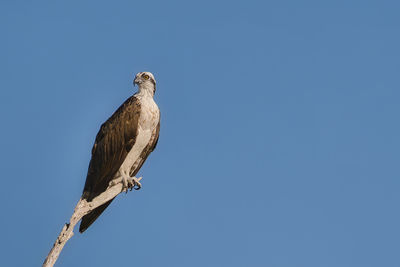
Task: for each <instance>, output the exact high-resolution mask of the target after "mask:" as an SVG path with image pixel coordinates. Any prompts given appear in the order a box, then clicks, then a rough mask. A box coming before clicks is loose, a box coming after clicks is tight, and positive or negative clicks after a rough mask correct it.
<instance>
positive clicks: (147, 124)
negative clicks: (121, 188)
mask: <svg viewBox="0 0 400 267" xmlns="http://www.w3.org/2000/svg"><path fill="white" fill-rule="evenodd" d="M138 98H139V100H140V104H141V105H140V106H141V112H140V117H139V127H138V132H137V136H136V141H135V144H134V145H133V147H132V149H131V150H130V151H129V153H128V155H127V157H126V158H125V160H124V162H123V163H122V165H121V167H120V169H119V173H121V172H122V173H124V174H129V171H130V169H131V167H132V166H133V165H134V164H135V163H136V162H138V160H140V155H141V153H142V151H143V149H144V148H145V147H146V146H147V145H148V144H149V142H150V140H151V137H152V136H153V134H154V133H155V131H156V127H157V124H158V122H159V120H160V111H159V109H158V106H157V104H156V103H155V102H154V100H153V98H152V97H146V96H143V97H140V96H138ZM117 175H118V173H117Z"/></svg>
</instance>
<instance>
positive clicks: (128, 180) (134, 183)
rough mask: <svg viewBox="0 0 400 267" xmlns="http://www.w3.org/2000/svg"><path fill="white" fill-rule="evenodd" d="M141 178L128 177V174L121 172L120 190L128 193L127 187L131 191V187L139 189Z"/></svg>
mask: <svg viewBox="0 0 400 267" xmlns="http://www.w3.org/2000/svg"><path fill="white" fill-rule="evenodd" d="M141 179H142V177H140V178H136V177H130V176H129V175H128V174H126V173H123V174H122V185H123V186H122V191H125V192H126V193H128V189H130V190H131V191H132V189H135V190H139V189H140V188H141V187H142V184H141V183H140V182H139V181H140V180H141Z"/></svg>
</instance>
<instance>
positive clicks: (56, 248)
mask: <svg viewBox="0 0 400 267" xmlns="http://www.w3.org/2000/svg"><path fill="white" fill-rule="evenodd" d="M141 179H142V178H138V181H140V180H141ZM122 192H124V191H123V184H122V182H120V183H116V184H112V185H110V186H109V187H108V188H107V190H106V191H104V192H103V193H101V194H100V195H99V196H97V197H96V198H94V199H93V200H92V201H90V202H87V201H86V200H85V199H82V198H81V199H80V200H79V201H78V204H76V206H75V209H74V213H73V214H72V216H71V219H70V220H69V223H66V224H65V225H64V227H63V228H62V230H61V233H60V234H59V235H58V237H57V239H56V242H54V245H53V248H52V249H51V250H50V252H49V254H48V255H47V257H46V260H45V261H44V263H43V266H42V267H52V266H53V265H54V264H55V262H56V261H57V259H58V256H59V255H60V253H61V250H62V249H63V248H64V245H65V244H66V243H67V241H68V240H69V239H70V238H71V237H72V236H73V235H74V232H73V230H74V227H75V225H76V224H77V223H78V222H79V221H80V220H81V219H82V217H83V216H85V215H86V214H88V213H90V212H91V211H92V210H94V209H95V208H97V207H99V206H101V205H103V204H104V203H106V202H107V201H109V200H111V199H113V198H115V197H116V196H118V195H119V194H120V193H122Z"/></svg>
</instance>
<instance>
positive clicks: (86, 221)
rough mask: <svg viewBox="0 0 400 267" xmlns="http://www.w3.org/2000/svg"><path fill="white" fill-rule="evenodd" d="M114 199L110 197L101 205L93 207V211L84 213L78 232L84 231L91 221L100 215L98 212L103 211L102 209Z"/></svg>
mask: <svg viewBox="0 0 400 267" xmlns="http://www.w3.org/2000/svg"><path fill="white" fill-rule="evenodd" d="M113 200H114V199H111V200H110V201H108V202H106V203H104V204H103V205H101V206H99V207H97V208H95V209H94V210H93V211H91V212H90V213H89V214H86V215H85V216H83V218H82V221H81V225H80V226H79V232H80V233H83V232H85V231H86V229H88V228H89V226H90V225H92V223H94V221H95V220H96V219H97V218H98V217H99V216H100V214H102V213H103V211H104V210H105V209H106V208H107V207H108V205H110V203H111V201H113Z"/></svg>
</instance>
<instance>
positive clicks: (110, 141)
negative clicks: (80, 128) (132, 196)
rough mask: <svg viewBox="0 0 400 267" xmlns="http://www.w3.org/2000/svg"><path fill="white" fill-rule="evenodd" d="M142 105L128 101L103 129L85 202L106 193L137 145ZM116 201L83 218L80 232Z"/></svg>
mask: <svg viewBox="0 0 400 267" xmlns="http://www.w3.org/2000/svg"><path fill="white" fill-rule="evenodd" d="M139 116H140V103H139V101H138V99H137V98H136V97H135V96H132V97H130V98H128V99H127V100H126V101H125V102H124V103H123V104H122V105H121V106H120V107H119V108H118V109H117V111H115V113H114V114H113V115H112V116H111V117H110V118H109V119H108V120H107V121H106V122H105V123H103V125H102V126H101V127H100V130H99V132H98V134H97V136H96V141H95V143H94V145H93V149H92V158H91V160H90V163H89V169H88V174H87V177H86V183H85V187H84V189H83V194H82V198H84V199H87V200H88V201H91V200H92V199H93V198H95V197H96V196H98V195H100V194H101V193H102V192H104V191H105V190H106V189H107V187H108V185H109V182H110V181H111V180H112V179H113V178H114V175H115V174H116V172H117V171H118V170H119V168H120V166H121V164H122V163H123V161H124V159H125V157H126V156H127V154H128V153H129V151H130V150H131V148H132V146H133V145H134V143H135V140H136V136H137V125H138V120H139ZM111 201H112V200H110V201H109V202H107V203H105V204H104V205H102V206H100V207H98V208H97V209H95V210H93V211H92V212H91V213H89V214H87V215H86V216H84V217H83V218H82V222H81V225H80V228H79V231H80V232H81V233H82V232H83V231H85V230H86V229H87V228H88V227H89V226H90V225H91V224H92V223H93V222H94V221H95V220H96V219H97V217H98V216H100V214H101V213H102V212H103V211H104V209H105V208H106V207H107V206H108V205H109V204H110V203H111Z"/></svg>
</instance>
